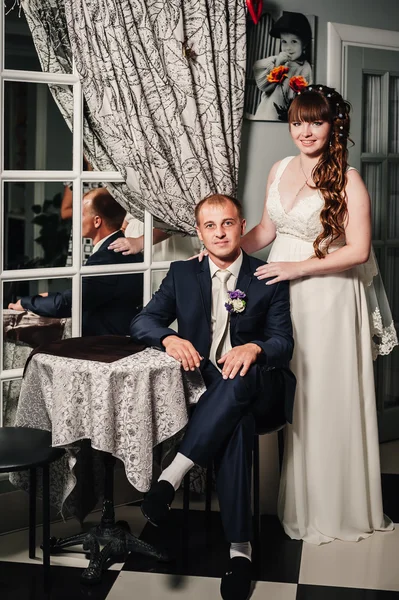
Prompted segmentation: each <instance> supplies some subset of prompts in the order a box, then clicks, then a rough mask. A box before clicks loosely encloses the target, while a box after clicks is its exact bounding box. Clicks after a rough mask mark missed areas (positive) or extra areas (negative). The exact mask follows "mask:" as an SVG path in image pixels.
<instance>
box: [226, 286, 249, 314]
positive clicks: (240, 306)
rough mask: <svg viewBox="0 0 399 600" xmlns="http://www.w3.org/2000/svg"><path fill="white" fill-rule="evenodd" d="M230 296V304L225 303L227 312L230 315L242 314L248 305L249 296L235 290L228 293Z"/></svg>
mask: <svg viewBox="0 0 399 600" xmlns="http://www.w3.org/2000/svg"><path fill="white" fill-rule="evenodd" d="M227 294H228V296H229V300H228V302H225V307H226V310H228V311H229V313H242V312H244V310H245V307H246V305H247V302H246V298H247V296H246V295H245V294H244V292H242V291H241V290H234V291H232V292H227Z"/></svg>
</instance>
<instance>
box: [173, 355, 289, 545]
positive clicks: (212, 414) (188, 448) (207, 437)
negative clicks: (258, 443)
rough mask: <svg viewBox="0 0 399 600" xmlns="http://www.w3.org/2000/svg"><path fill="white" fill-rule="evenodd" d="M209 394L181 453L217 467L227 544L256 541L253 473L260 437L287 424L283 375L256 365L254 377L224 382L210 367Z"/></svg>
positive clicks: (205, 371)
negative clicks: (277, 425) (260, 433)
mask: <svg viewBox="0 0 399 600" xmlns="http://www.w3.org/2000/svg"><path fill="white" fill-rule="evenodd" d="M202 376H203V378H204V381H205V384H206V386H207V390H206V392H205V393H204V394H203V395H202V396H201V398H200V399H199V401H198V404H197V406H196V407H195V409H194V411H193V414H192V416H191V418H190V420H189V424H188V427H187V431H186V433H185V435H184V438H183V440H182V443H181V445H180V448H179V452H181V454H184V456H187V457H188V458H190V459H191V460H192V461H193V462H194V463H196V464H199V465H202V466H207V464H208V462H209V461H210V460H213V461H214V465H215V472H216V487H217V493H218V498H219V506H220V513H221V518H222V523H223V529H224V532H225V536H226V539H227V541H229V542H247V541H249V540H251V539H252V510H251V471H252V449H253V443H254V439H253V438H254V435H255V433H256V432H257V431H261V430H262V429H266V430H267V429H271V428H272V427H273V424H274V423H275V422H276V419H277V420H280V421H281V419H283V420H284V395H283V378H282V375H281V372H280V371H279V369H275V370H272V371H270V370H267V369H266V368H265V367H263V366H260V365H257V364H254V365H252V366H251V367H250V369H249V371H248V373H247V374H246V375H245V376H244V377H241V376H240V375H239V374H238V375H236V376H235V378H234V379H223V377H222V375H221V373H220V372H219V371H218V370H217V369H216V368H215V367H214V366H213V364H212V363H210V362H208V363H207V365H206V367H205V368H204V369H203V371H202Z"/></svg>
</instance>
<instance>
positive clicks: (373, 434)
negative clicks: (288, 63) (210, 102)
mask: <svg viewBox="0 0 399 600" xmlns="http://www.w3.org/2000/svg"><path fill="white" fill-rule="evenodd" d="M349 124H350V119H349V104H348V103H347V102H345V101H344V100H343V98H342V97H341V96H340V94H338V93H337V92H336V91H335V90H334V89H332V88H328V87H326V86H321V85H320V86H319V85H313V86H309V87H308V88H305V89H304V90H303V91H302V92H301V93H300V94H298V96H297V97H296V98H295V99H294V100H293V102H292V104H291V107H290V110H289V127H290V133H291V136H292V139H293V141H294V143H295V145H296V146H297V148H298V149H299V155H297V156H290V157H287V158H285V159H284V160H282V161H280V162H278V163H276V164H275V165H274V166H273V168H272V170H271V173H270V175H269V179H268V184H267V193H266V202H265V209H264V214H263V217H262V220H261V222H260V223H259V224H258V225H257V226H256V227H254V228H253V229H252V230H251V231H249V232H248V233H247V234H246V235H245V236H244V237H243V238H242V248H243V249H244V250H245V251H246V252H248V253H252V252H256V251H258V250H260V249H261V248H263V247H265V246H267V245H268V244H270V243H271V242H272V241H274V243H273V246H272V249H271V252H270V255H269V264H267V265H264V266H262V267H260V268H259V269H258V270H257V272H256V273H255V276H257V277H258V278H259V279H264V278H266V277H274V279H273V280H272V281H270V282H268V284H267V285H273V284H274V283H277V282H278V281H283V280H290V281H291V283H290V290H291V312H292V320H293V326H294V338H295V350H294V357H293V360H292V363H291V368H292V370H293V372H294V373H295V375H296V377H297V393H296V399H295V408H294V419H293V425H292V426H290V425H288V426H287V433H286V447H285V457H284V465H283V472H282V480H281V486H280V494H279V504H278V512H279V517H280V519H281V521H282V523H283V526H284V529H285V531H286V533H287V534H288V535H289V536H290V537H291V538H295V539H302V540H305V541H307V542H311V543H314V544H323V543H326V542H330V541H332V540H333V539H340V540H346V541H358V540H360V539H363V538H365V537H367V536H369V535H370V534H372V533H373V532H374V531H375V530H380V531H381V530H389V529H393V525H392V523H391V522H390V520H389V519H388V518H386V517H385V516H384V514H383V511H382V498H381V485H380V465H379V447H378V431H377V416H376V403H375V393H374V379H373V354H374V356H376V355H377V354H388V353H389V352H390V351H391V350H392V348H393V347H394V346H395V345H396V344H397V337H396V332H395V329H394V326H393V323H392V317H391V316H390V311H389V306H388V304H387V303H386V297H385V305H384V306H381V305H378V302H377V299H376V294H375V288H374V285H373V279H374V277H375V276H376V275H377V273H378V270H377V268H376V263H375V261H374V258H373V254H372V252H371V254H370V250H371V219H370V199H369V195H368V193H367V190H366V187H365V185H364V183H363V181H362V179H361V177H360V175H359V173H358V171H356V170H355V169H353V168H351V167H348V165H347V141H348V136H349ZM376 287H377V286H376ZM381 311H382V313H383V314H382V313H381ZM384 315H385V316H386V318H387V319H388V320H387V321H386V322H385V323H384V322H383V317H384Z"/></svg>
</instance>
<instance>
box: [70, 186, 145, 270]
mask: <svg viewBox="0 0 399 600" xmlns="http://www.w3.org/2000/svg"><path fill="white" fill-rule="evenodd" d="M106 186H107V183H105V182H102V181H86V182H83V184H82V198H83V197H86V200H87V201H88V202H85V203H84V204H82V263H83V264H87V261H88V259H89V257H90V256H91V254H92V252H93V247H94V245H95V244H96V243H97V242H98V243H100V242H101V239H103V238H105V237H107V236H110V238H112V239H109V241H108V243H106V244H105V247H103V248H101V250H102V251H105V250H106V248H107V247H108V245H109V244H112V243H113V242H115V243H116V246H115V247H113V248H111V250H112V252H113V254H114V258H113V259H112V260H110V258H109V253H108V256H107V255H104V264H106V263H105V261H106V262H108V263H111V264H114V263H122V264H126V263H132V264H134V263H137V262H143V248H144V236H143V237H142V239H137V237H136V234H135V231H136V227H135V222H131V220H130V215H127V214H126V211H125V209H124V208H123V206H121V203H120V202H118V201H117V200H115V198H114V196H112V195H111V194H110V193H109V192H108V190H107V187H106ZM122 200H123V198H122ZM96 216H99V217H102V218H101V222H100V223H99V222H97V223H95V222H94V220H93V219H94V217H96ZM134 221H135V220H134ZM121 229H122V230H123V231H124V233H125V236H126V237H128V236H130V237H129V242H130V245H128V242H126V240H125V239H124V238H123V235H122V233H121V231H120V230H121ZM93 236H94V244H93V241H92V240H93ZM132 237H134V238H135V239H134V240H131V239H130V238H132ZM97 247H98V246H97ZM100 247H101V244H100ZM98 248H99V247H98ZM70 250H72V247H70ZM126 251H131V254H128V255H123V252H126ZM97 259H98V256H97V257H96V260H97ZM69 261H70V264H72V262H71V259H69ZM89 264H90V261H89Z"/></svg>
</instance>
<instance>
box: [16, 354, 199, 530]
mask: <svg viewBox="0 0 399 600" xmlns="http://www.w3.org/2000/svg"><path fill="white" fill-rule="evenodd" d="M204 390H205V385H204V383H203V380H202V377H201V375H200V373H199V371H194V372H188V373H186V372H185V371H183V370H182V368H181V366H180V364H179V363H178V362H177V361H176V360H174V359H173V358H171V357H169V356H168V355H167V354H165V353H164V352H160V351H159V350H155V349H152V348H147V349H146V350H143V351H142V352H140V353H138V354H135V355H133V356H128V357H127V358H123V359H121V360H117V361H115V362H113V363H103V362H96V361H90V360H77V359H73V358H64V357H57V356H53V355H48V354H37V355H35V356H34V357H33V358H32V360H31V362H30V364H29V365H28V367H27V371H26V374H25V377H24V380H23V383H22V387H21V394H20V399H19V404H18V410H17V416H16V425H17V426H22V427H38V428H40V429H47V430H51V431H52V436H53V446H61V447H65V448H66V449H67V454H66V457H65V459H62V460H61V461H58V462H57V463H54V465H52V471H51V502H52V504H53V505H54V506H56V507H57V508H58V509H59V510H60V512H61V513H62V512H63V509H64V508H66V509H67V510H66V512H68V513H71V514H75V515H76V516H78V517H79V518H84V516H86V514H87V512H88V511H89V510H90V507H89V506H88V507H87V508H86V509H84V508H83V509H82V508H81V507H80V509H78V508H77V507H76V498H75V499H74V498H73V494H72V496H71V492H72V491H73V490H74V488H75V485H76V482H77V477H76V475H77V473H82V469H78V468H77V467H78V466H79V465H78V463H79V460H80V458H79V455H80V451H79V444H77V442H78V441H79V440H84V439H89V440H90V441H91V446H92V448H95V449H97V450H101V451H104V452H110V453H111V454H113V455H114V456H115V457H117V458H119V459H120V460H121V461H122V462H123V463H124V466H125V471H126V476H127V479H128V481H129V482H130V483H131V484H132V485H133V486H134V487H135V488H136V489H137V490H139V491H140V492H146V491H147V490H148V489H149V487H150V484H151V480H152V466H153V448H154V446H157V445H158V444H160V443H161V442H164V441H165V440H168V439H170V438H172V437H173V436H175V434H177V433H178V432H179V431H181V430H182V429H183V428H184V426H185V425H186V423H187V418H188V415H187V405H188V404H194V403H196V402H197V401H198V399H199V397H200V396H201V394H202V393H203V392H204ZM10 480H11V481H12V483H14V484H15V485H18V486H20V487H23V488H24V487H26V486H27V475H26V474H18V473H14V474H12V475H11V476H10ZM100 488H101V486H100V487H99V489H100ZM79 495H80V496H81V494H79ZM67 498H68V500H69V502H66V500H67Z"/></svg>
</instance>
